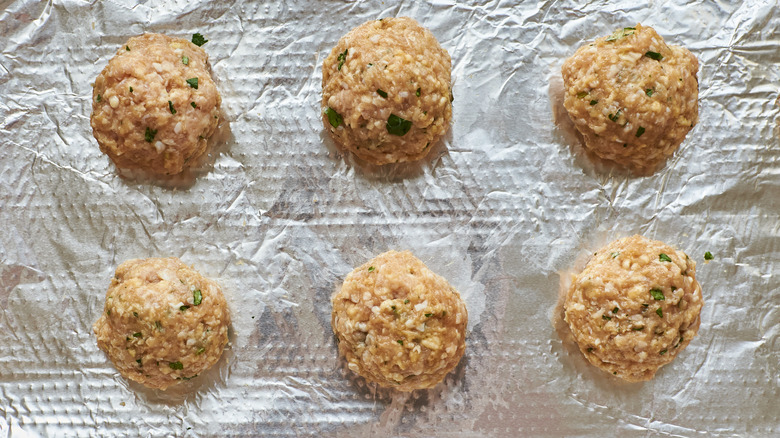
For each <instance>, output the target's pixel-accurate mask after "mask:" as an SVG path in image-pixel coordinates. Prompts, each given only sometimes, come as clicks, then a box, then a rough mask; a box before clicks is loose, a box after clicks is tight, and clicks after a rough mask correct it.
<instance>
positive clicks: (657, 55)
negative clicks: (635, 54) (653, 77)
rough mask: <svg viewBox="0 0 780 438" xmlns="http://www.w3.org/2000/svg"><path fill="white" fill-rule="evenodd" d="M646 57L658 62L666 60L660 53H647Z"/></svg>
mask: <svg viewBox="0 0 780 438" xmlns="http://www.w3.org/2000/svg"><path fill="white" fill-rule="evenodd" d="M645 56H647V57H648V58H650V59H655V60H656V61H660V60H662V59H664V55H662V54H660V53H658V52H651V51H647V52H646V53H645Z"/></svg>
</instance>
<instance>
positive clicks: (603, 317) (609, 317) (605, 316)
mask: <svg viewBox="0 0 780 438" xmlns="http://www.w3.org/2000/svg"><path fill="white" fill-rule="evenodd" d="M601 319H603V320H606V321H609V320H611V319H612V317H611V316H607V315H601Z"/></svg>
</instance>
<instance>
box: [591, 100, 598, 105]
mask: <svg viewBox="0 0 780 438" xmlns="http://www.w3.org/2000/svg"><path fill="white" fill-rule="evenodd" d="M597 103H599V101H598V100H591V101H590V106H593V105H595V104H597Z"/></svg>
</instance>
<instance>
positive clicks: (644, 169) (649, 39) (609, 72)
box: [561, 24, 699, 174]
mask: <svg viewBox="0 0 780 438" xmlns="http://www.w3.org/2000/svg"><path fill="white" fill-rule="evenodd" d="M698 69H699V62H698V61H697V60H696V57H695V56H694V55H693V54H692V53H691V52H689V51H688V50H687V49H685V48H683V47H679V46H669V45H667V44H666V43H665V42H664V40H663V38H661V37H660V36H659V35H658V34H657V33H656V32H655V30H653V28H651V27H646V26H642V25H641V24H637V25H636V27H626V28H623V29H619V30H617V31H616V32H615V33H613V34H612V35H610V36H608V37H604V38H599V39H597V40H596V41H595V42H593V43H590V44H587V45H584V46H582V47H580V48H579V49H578V50H577V52H575V53H574V55H573V56H572V57H571V58H569V59H567V60H566V62H564V63H563V68H562V69H561V71H562V74H563V84H564V88H565V97H564V106H565V107H566V110H567V111H568V112H569V117H570V118H571V120H572V121H573V122H574V124H575V126H576V127H577V130H579V131H580V133H581V134H582V136H583V137H584V140H585V148H586V149H587V150H590V151H591V152H593V153H594V154H596V155H597V156H599V157H601V158H604V159H607V160H612V161H614V162H616V163H618V164H619V165H621V166H624V167H626V168H628V169H630V170H632V171H633V172H635V173H636V174H647V173H650V172H652V171H653V170H655V169H656V168H657V167H659V166H660V165H661V164H662V163H663V162H664V161H665V160H666V158H667V157H669V156H670V155H672V154H673V153H674V151H675V150H676V149H677V147H678V146H679V145H680V143H682V141H683V140H684V139H685V136H686V134H688V131H690V130H691V128H693V126H694V125H695V124H696V122H697V120H698V117H699V103H698V98H699V83H698V80H697V78H696V73H697V71H698Z"/></svg>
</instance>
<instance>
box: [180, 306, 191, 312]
mask: <svg viewBox="0 0 780 438" xmlns="http://www.w3.org/2000/svg"><path fill="white" fill-rule="evenodd" d="M189 308H190V306H181V307H179V310H181V311H182V312H184V311H185V310H187V309H189Z"/></svg>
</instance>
